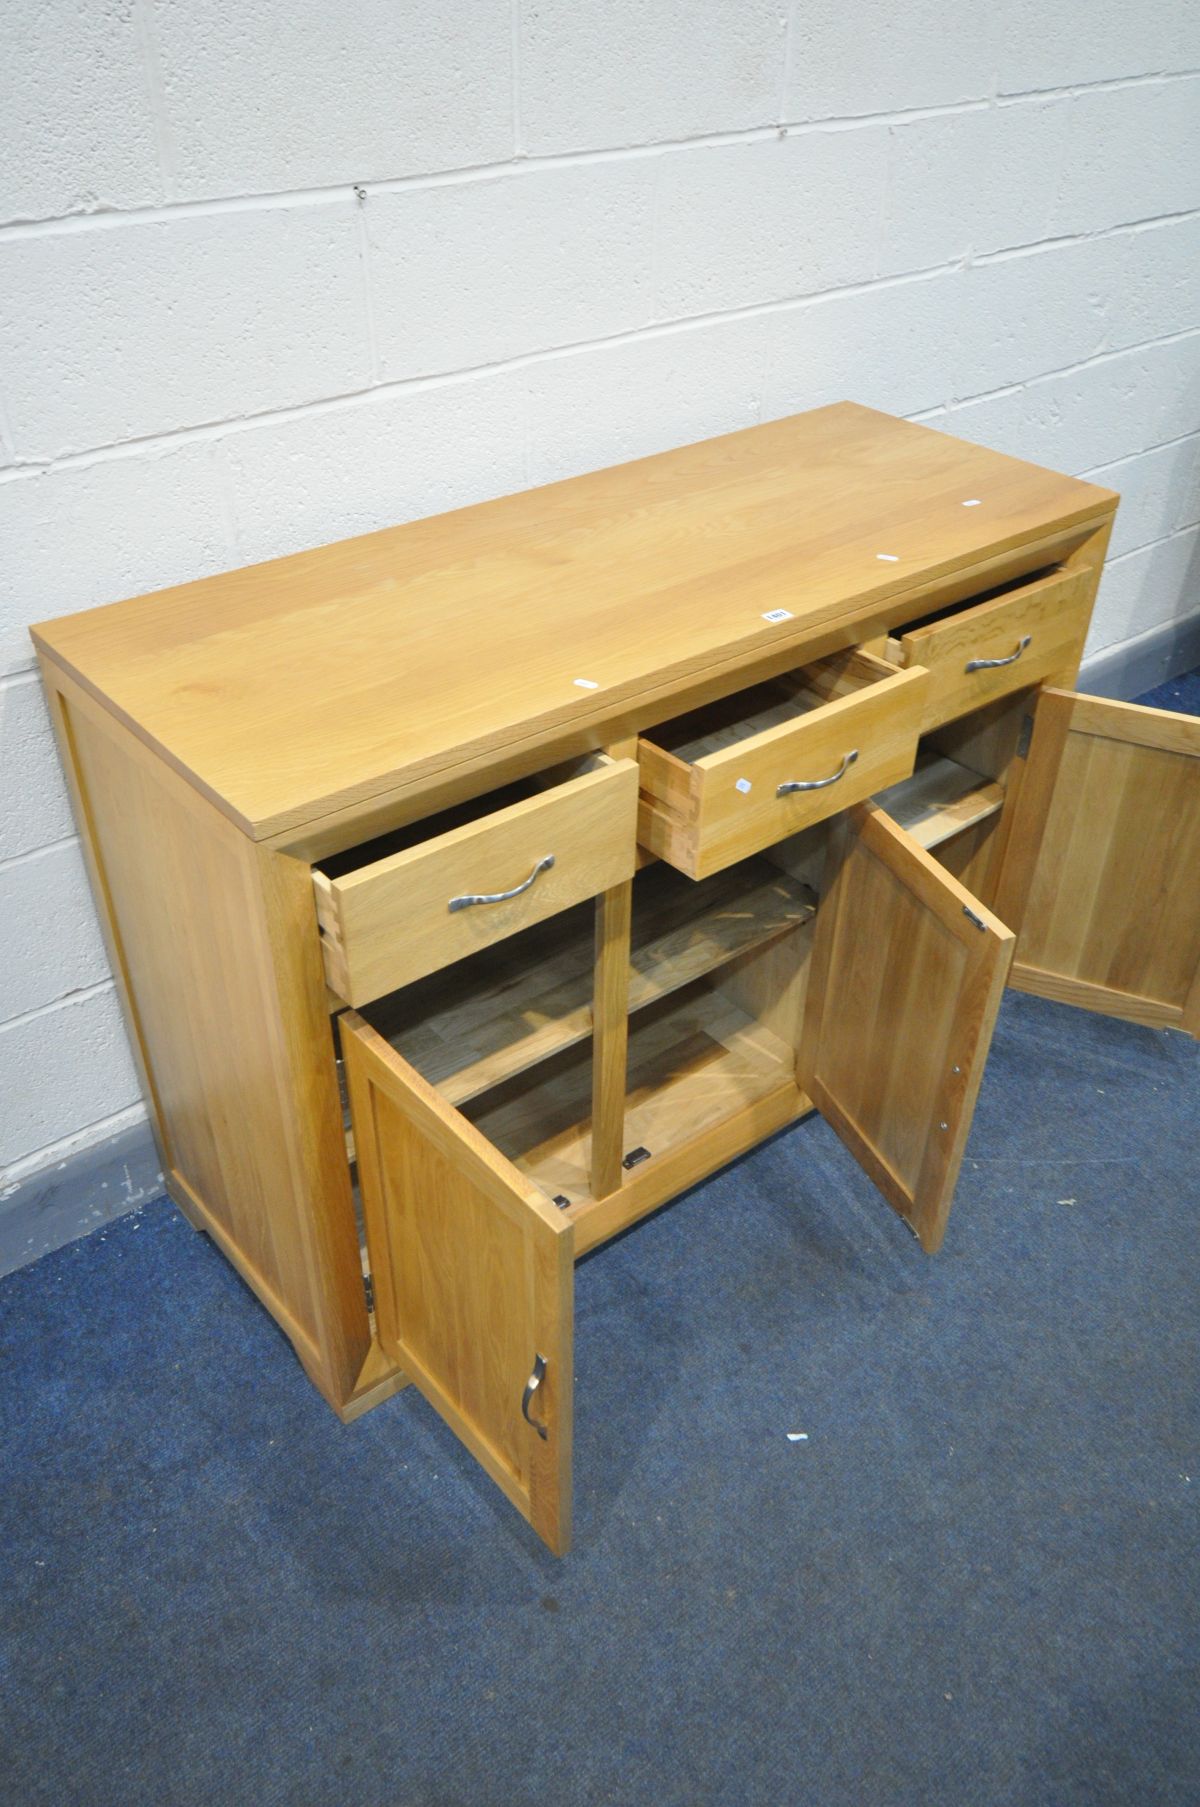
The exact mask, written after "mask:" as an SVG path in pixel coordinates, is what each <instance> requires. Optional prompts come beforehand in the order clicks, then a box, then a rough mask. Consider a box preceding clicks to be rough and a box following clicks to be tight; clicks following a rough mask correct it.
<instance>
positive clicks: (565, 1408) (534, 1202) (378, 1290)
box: [341, 1011, 575, 1556]
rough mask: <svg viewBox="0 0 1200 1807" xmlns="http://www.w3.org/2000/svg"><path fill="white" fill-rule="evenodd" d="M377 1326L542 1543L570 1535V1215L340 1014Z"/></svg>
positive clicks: (359, 1023)
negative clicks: (527, 1521) (568, 1216)
mask: <svg viewBox="0 0 1200 1807" xmlns="http://www.w3.org/2000/svg"><path fill="white" fill-rule="evenodd" d="M341 1024H342V1052H343V1056H344V1059H345V1065H346V1079H347V1084H348V1087H349V1092H350V1109H351V1113H352V1116H353V1120H354V1141H355V1152H356V1155H357V1159H358V1174H359V1186H360V1190H361V1193H362V1201H363V1212H364V1216H365V1218H366V1224H367V1241H368V1246H369V1248H370V1252H371V1267H372V1274H373V1277H374V1282H375V1312H376V1319H377V1323H378V1331H379V1340H380V1342H381V1343H382V1345H383V1347H384V1349H385V1350H386V1351H387V1353H388V1354H389V1355H390V1356H392V1357H393V1358H394V1359H395V1360H396V1361H398V1362H399V1363H400V1364H401V1366H402V1367H403V1368H404V1370H405V1372H406V1373H407V1374H408V1375H409V1376H410V1378H411V1379H412V1380H413V1381H414V1382H415V1384H416V1385H417V1387H419V1388H420V1390H421V1392H422V1393H424V1395H425V1397H426V1399H428V1400H429V1402H430V1404H431V1405H433V1406H435V1407H436V1408H437V1410H438V1411H439V1412H440V1413H441V1415H442V1417H443V1418H444V1419H445V1420H446V1423H447V1424H448V1425H449V1426H450V1428H451V1430H452V1431H454V1433H455V1435H456V1436H457V1437H458V1438H459V1439H460V1441H461V1442H463V1443H465V1444H466V1446H467V1448H468V1449H469V1450H470V1452H471V1454H472V1455H473V1456H474V1457H475V1458H476V1460H477V1461H479V1462H480V1463H482V1465H483V1467H484V1468H486V1470H487V1472H488V1473H489V1474H490V1475H491V1477H492V1479H493V1480H494V1481H495V1482H496V1483H497V1485H498V1486H499V1487H501V1488H503V1490H504V1492H505V1493H506V1494H507V1495H508V1497H509V1499H510V1500H511V1501H512V1502H513V1504H514V1506H516V1507H517V1509H518V1511H520V1512H522V1513H524V1515H525V1517H526V1518H527V1519H528V1520H529V1522H530V1524H531V1525H532V1526H533V1528H534V1530H535V1531H536V1532H537V1533H538V1535H539V1536H540V1537H542V1538H543V1539H544V1540H545V1542H546V1543H547V1544H549V1546H550V1548H551V1549H552V1550H553V1551H554V1552H555V1554H556V1555H559V1556H561V1555H563V1554H564V1553H565V1552H566V1550H567V1549H568V1548H569V1546H570V1542H571V1428H572V1319H573V1310H574V1242H575V1235H574V1229H573V1226H572V1225H571V1223H570V1222H569V1221H568V1220H567V1219H566V1218H565V1217H564V1216H563V1215H562V1213H561V1212H560V1211H559V1210H558V1209H557V1208H556V1207H555V1206H554V1205H552V1204H551V1203H550V1202H549V1200H548V1199H546V1198H545V1197H544V1196H543V1195H542V1193H541V1192H539V1191H538V1189H537V1188H536V1186H534V1185H533V1184H532V1182H531V1181H529V1180H527V1179H526V1178H525V1176H524V1175H523V1174H522V1173H520V1172H519V1171H518V1169H517V1168H516V1167H514V1166H513V1165H512V1164H511V1162H509V1161H506V1160H505V1159H504V1157H503V1156H502V1155H501V1154H499V1153H498V1152H497V1150H496V1149H495V1148H493V1146H492V1144H491V1143H490V1142H489V1141H488V1140H487V1139H486V1137H484V1136H482V1135H481V1134H480V1133H479V1131H478V1130H477V1129H476V1128H475V1127H474V1125H473V1124H471V1123H469V1122H468V1121H467V1119H466V1118H465V1117H463V1116H462V1115H461V1114H460V1113H459V1112H458V1111H456V1110H455V1109H454V1108H453V1106H451V1105H449V1104H447V1103H446V1100H445V1099H444V1098H443V1097H442V1096H441V1095H440V1094H439V1093H438V1092H437V1091H436V1090H435V1089H434V1088H433V1086H431V1085H430V1084H429V1083H428V1081H426V1080H425V1079H423V1078H422V1077H421V1075H420V1074H419V1073H418V1072H417V1071H416V1070H415V1068H413V1067H410V1066H409V1065H408V1063H407V1061H405V1060H403V1059H402V1058H401V1057H400V1055H398V1054H397V1053H396V1051H395V1049H394V1048H392V1047H391V1046H390V1045H389V1043H388V1042H386V1041H385V1040H384V1038H383V1037H382V1036H381V1035H378V1034H377V1033H376V1032H375V1030H373V1029H372V1028H371V1027H370V1026H369V1025H368V1024H367V1023H365V1022H364V1021H363V1020H362V1018H361V1017H359V1016H357V1015H356V1014H355V1013H354V1012H353V1011H348V1012H347V1013H346V1015H345V1016H343V1017H342V1019H341Z"/></svg>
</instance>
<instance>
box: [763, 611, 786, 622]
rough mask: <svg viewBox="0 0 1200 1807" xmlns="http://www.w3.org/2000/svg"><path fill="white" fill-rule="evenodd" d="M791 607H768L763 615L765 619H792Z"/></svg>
mask: <svg viewBox="0 0 1200 1807" xmlns="http://www.w3.org/2000/svg"><path fill="white" fill-rule="evenodd" d="M792 618H793V617H792V611H791V609H768V610H767V612H766V614H765V615H764V616H763V620H764V621H791V620H792Z"/></svg>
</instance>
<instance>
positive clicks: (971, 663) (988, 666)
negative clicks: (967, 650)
mask: <svg viewBox="0 0 1200 1807" xmlns="http://www.w3.org/2000/svg"><path fill="white" fill-rule="evenodd" d="M1032 639H1033V635H1032V634H1022V635H1021V644H1020V645H1019V646H1018V647H1017V650H1016V652H1015V653H1009V655H1008V657H1007V659H968V660H967V663H966V665H965V666H964V668H963V669H964V670H965V671H997V670H998V669H999V668H1000V666H1001V665H1015V664H1016V662H1017V660H1018V659H1019V658H1020V657H1021V654H1022V653H1023V652H1024V651H1025V648H1026V647H1027V646H1028V645H1029V642H1030V641H1031V640H1032Z"/></svg>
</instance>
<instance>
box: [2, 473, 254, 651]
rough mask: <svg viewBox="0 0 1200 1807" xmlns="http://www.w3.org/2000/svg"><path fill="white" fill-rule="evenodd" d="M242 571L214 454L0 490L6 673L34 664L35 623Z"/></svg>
mask: <svg viewBox="0 0 1200 1807" xmlns="http://www.w3.org/2000/svg"><path fill="white" fill-rule="evenodd" d="M237 562H238V560H237V557H236V554H235V552H234V549H233V546H232V543H231V541H230V539H229V535H228V532H227V530H226V525H225V516H224V504H223V501H222V496H221V488H220V472H219V470H218V467H217V463H216V453H215V450H214V448H213V447H212V446H211V445H203V444H198V445H183V446H176V447H174V448H172V449H170V450H168V451H164V452H161V453H156V454H147V455H145V456H143V457H128V458H111V459H105V460H104V461H102V462H101V463H98V464H91V465H86V466H68V467H67V468H65V469H60V470H50V471H46V472H43V473H41V474H39V475H37V476H22V477H17V478H14V479H12V480H10V481H9V482H6V483H0V673H3V672H7V671H16V670H18V669H19V668H21V667H22V666H27V665H30V664H31V663H32V662H33V658H34V651H33V645H32V642H31V641H30V639H29V634H28V631H27V629H28V624H29V623H30V622H31V621H44V620H46V619H47V618H49V617H50V616H53V615H67V614H73V613H74V612H75V611H76V610H77V609H86V608H91V607H93V606H94V605H95V604H97V603H102V602H115V601H117V600H118V599H119V598H121V597H123V596H137V595H140V594H141V593H142V592H143V591H145V590H152V589H164V588H165V587H166V586H167V585H169V584H177V583H186V582H188V581H189V580H190V579H191V578H193V577H206V576H208V575H210V574H211V573H212V572H214V571H222V570H228V569H229V567H230V566H232V565H235V564H237Z"/></svg>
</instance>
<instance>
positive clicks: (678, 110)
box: [518, 0, 785, 156]
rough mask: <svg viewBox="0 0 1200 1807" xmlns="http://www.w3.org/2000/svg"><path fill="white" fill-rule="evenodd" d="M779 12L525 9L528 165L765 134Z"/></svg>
mask: <svg viewBox="0 0 1200 1807" xmlns="http://www.w3.org/2000/svg"><path fill="white" fill-rule="evenodd" d="M784 33H785V17H784V8H783V7H782V6H781V5H780V4H778V0H738V4H737V5H736V6H731V5H729V4H728V0H657V3H656V4H655V5H653V6H647V5H646V4H645V0H527V3H526V4H523V5H522V7H521V24H520V49H519V53H518V54H519V70H520V77H519V79H520V129H521V138H522V144H523V147H524V149H525V150H526V151H527V152H528V153H529V154H530V155H534V156H537V155H543V154H545V153H547V152H553V151H570V150H584V149H592V148H597V147H599V146H602V145H621V144H650V143H656V142H661V141H663V140H667V139H676V138H692V137H696V136H699V135H700V134H702V133H710V132H737V131H745V130H747V129H749V128H752V127H754V126H764V125H771V124H773V123H774V122H775V120H776V118H777V116H778V111H779V84H780V76H781V74H782V69H783V54H784Z"/></svg>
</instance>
